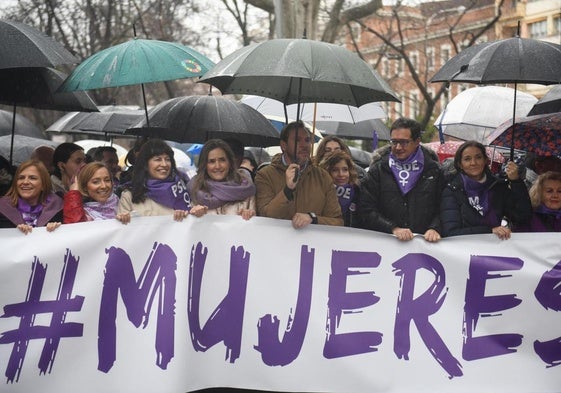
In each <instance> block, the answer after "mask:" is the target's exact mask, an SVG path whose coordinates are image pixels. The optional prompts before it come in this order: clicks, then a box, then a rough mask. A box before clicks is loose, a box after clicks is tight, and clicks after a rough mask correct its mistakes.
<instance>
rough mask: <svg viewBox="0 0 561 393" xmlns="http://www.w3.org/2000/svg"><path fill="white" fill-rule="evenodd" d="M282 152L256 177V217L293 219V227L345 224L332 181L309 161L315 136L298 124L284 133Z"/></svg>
mask: <svg viewBox="0 0 561 393" xmlns="http://www.w3.org/2000/svg"><path fill="white" fill-rule="evenodd" d="M280 139H281V141H280V147H281V150H282V153H279V154H277V155H275V156H274V157H273V159H272V161H271V164H270V165H268V166H266V167H264V168H262V169H260V170H259V171H258V172H257V175H256V177H255V186H256V188H257V198H256V200H257V214H258V215H260V216H264V217H271V218H281V219H285V220H292V226H293V227H294V228H303V227H305V226H307V225H309V224H324V225H343V216H342V214H341V207H340V206H339V200H338V199H337V194H336V193H335V187H334V186H333V179H332V178H331V176H330V175H329V173H327V172H326V171H325V170H324V169H321V168H318V167H316V166H314V165H313V164H312V162H311V160H310V152H311V149H312V140H313V139H312V135H311V133H310V131H309V130H308V129H307V128H306V127H305V126H304V124H303V123H302V122H301V121H299V122H292V123H289V124H287V125H286V126H285V127H284V128H283V129H282V131H281V135H280Z"/></svg>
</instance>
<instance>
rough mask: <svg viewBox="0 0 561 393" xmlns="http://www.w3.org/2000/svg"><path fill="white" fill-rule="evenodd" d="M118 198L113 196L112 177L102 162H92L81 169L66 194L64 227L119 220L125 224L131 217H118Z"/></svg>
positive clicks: (120, 215)
mask: <svg viewBox="0 0 561 393" xmlns="http://www.w3.org/2000/svg"><path fill="white" fill-rule="evenodd" d="M118 203H119V198H118V197H117V195H115V194H114V193H113V177H112V176H111V174H110V173H109V169H108V168H107V167H106V166H105V165H104V164H102V163H101V162H90V163H89V164H87V165H86V166H84V167H83V168H82V170H81V171H80V173H79V174H78V176H77V179H76V180H75V181H74V182H72V184H71V185H70V190H69V191H68V192H67V193H66V194H64V209H63V212H64V221H63V222H64V223H65V224H72V223H76V222H86V221H96V220H110V219H114V218H116V219H117V220H119V221H121V222H122V223H123V224H127V223H128V222H129V221H130V214H129V213H128V212H124V213H121V214H117V204H118Z"/></svg>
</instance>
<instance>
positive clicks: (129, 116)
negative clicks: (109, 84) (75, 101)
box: [46, 109, 144, 136]
mask: <svg viewBox="0 0 561 393" xmlns="http://www.w3.org/2000/svg"><path fill="white" fill-rule="evenodd" d="M143 117H144V111H143V110H140V109H134V110H133V109H129V110H123V109H116V110H115V111H100V112H91V113H90V112H74V113H70V114H68V115H65V116H63V117H62V118H61V119H59V120H57V121H56V122H55V123H53V124H52V125H51V126H50V127H49V128H47V130H46V132H59V133H60V132H62V133H68V134H90V135H105V136H111V135H113V136H115V135H122V134H124V133H125V131H126V130H127V129H128V128H131V127H132V126H133V125H134V124H136V123H138V122H139V121H141V120H142V119H143Z"/></svg>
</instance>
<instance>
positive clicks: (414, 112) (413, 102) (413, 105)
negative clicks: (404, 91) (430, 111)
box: [409, 91, 419, 119]
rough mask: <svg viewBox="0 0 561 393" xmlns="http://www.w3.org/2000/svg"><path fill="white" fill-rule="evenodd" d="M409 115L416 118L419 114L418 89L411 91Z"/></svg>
mask: <svg viewBox="0 0 561 393" xmlns="http://www.w3.org/2000/svg"><path fill="white" fill-rule="evenodd" d="M409 108H410V109H409V113H410V115H409V117H411V118H413V119H416V118H417V117H418V116H419V96H418V94H417V92H416V91H412V92H410V93H409Z"/></svg>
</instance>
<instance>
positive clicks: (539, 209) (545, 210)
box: [536, 203, 561, 220]
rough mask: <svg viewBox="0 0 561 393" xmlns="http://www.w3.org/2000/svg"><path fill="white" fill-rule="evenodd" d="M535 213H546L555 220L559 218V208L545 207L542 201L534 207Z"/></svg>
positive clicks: (560, 213) (560, 216)
mask: <svg viewBox="0 0 561 393" xmlns="http://www.w3.org/2000/svg"><path fill="white" fill-rule="evenodd" d="M536 213H540V214H547V215H549V216H553V217H555V218H556V219H557V220H559V219H560V218H561V210H554V209H550V208H548V207H546V206H545V205H544V204H543V203H542V204H541V205H539V206H538V207H536Z"/></svg>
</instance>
